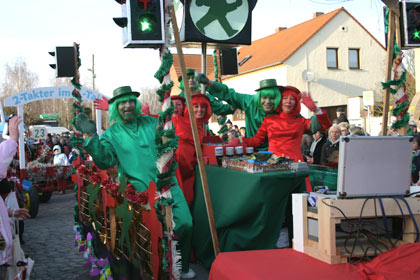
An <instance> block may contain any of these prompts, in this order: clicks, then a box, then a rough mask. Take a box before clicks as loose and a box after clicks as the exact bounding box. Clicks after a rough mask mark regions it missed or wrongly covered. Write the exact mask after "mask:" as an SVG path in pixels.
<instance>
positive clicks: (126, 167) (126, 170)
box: [84, 87, 192, 272]
mask: <svg viewBox="0 0 420 280" xmlns="http://www.w3.org/2000/svg"><path fill="white" fill-rule="evenodd" d="M127 88H129V87H127ZM119 89H122V88H118V89H116V90H115V91H114V97H116V96H115V95H116V93H115V92H116V91H117V90H119ZM129 90H130V91H131V88H130V89H129ZM133 97H134V96H133ZM120 100H124V99H123V98H121V97H120V98H118V96H117V98H115V99H114V98H113V99H110V102H114V101H115V102H116V104H115V106H117V105H118V103H119V102H121V101H120ZM134 100H135V102H136V104H137V105H138V100H137V99H136V98H135V97H134ZM111 110H112V109H111ZM112 115H113V112H111V116H112ZM156 125H157V119H156V118H154V117H150V116H138V114H137V116H136V117H135V119H134V120H133V121H132V122H129V123H127V122H123V121H121V119H118V118H117V121H116V122H115V123H114V124H112V125H111V126H110V127H109V128H108V129H107V130H106V131H105V132H104V134H103V135H102V136H101V138H99V136H98V135H97V134H96V133H95V134H94V135H93V136H92V137H91V138H90V139H89V138H87V140H86V141H85V143H84V148H85V150H86V151H87V152H88V153H89V154H90V155H91V156H92V158H93V161H94V162H95V164H96V166H97V167H99V168H101V169H108V168H111V167H113V166H115V164H116V165H117V168H118V177H119V179H120V181H121V179H122V177H123V176H126V177H127V180H128V182H129V183H131V184H132V185H133V186H134V188H135V189H136V190H137V191H139V192H144V191H146V190H147V188H148V186H149V183H150V182H151V181H156V174H157V173H158V170H157V167H156V146H155V135H156ZM171 195H172V198H173V200H174V204H173V208H172V214H173V219H174V222H175V228H174V231H175V233H176V235H177V236H178V237H179V238H178V241H179V248H180V250H181V256H182V271H183V272H188V269H189V259H190V252H191V234H192V217H191V214H190V211H189V208H188V205H187V202H186V200H185V197H184V195H183V193H182V191H181V189H180V187H179V186H178V185H174V186H172V187H171Z"/></svg>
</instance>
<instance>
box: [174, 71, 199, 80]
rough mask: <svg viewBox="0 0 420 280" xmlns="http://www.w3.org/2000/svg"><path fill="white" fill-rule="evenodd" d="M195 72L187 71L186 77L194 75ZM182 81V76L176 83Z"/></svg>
mask: <svg viewBox="0 0 420 280" xmlns="http://www.w3.org/2000/svg"><path fill="white" fill-rule="evenodd" d="M194 73H195V70H194V69H187V76H191V75H194ZM180 81H182V75H181V76H179V77H178V82H180Z"/></svg>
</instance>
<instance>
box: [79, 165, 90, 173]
mask: <svg viewBox="0 0 420 280" xmlns="http://www.w3.org/2000/svg"><path fill="white" fill-rule="evenodd" d="M89 172H90V171H89V168H87V166H86V165H80V167H79V168H77V173H79V174H80V175H87V174H88V173H89Z"/></svg>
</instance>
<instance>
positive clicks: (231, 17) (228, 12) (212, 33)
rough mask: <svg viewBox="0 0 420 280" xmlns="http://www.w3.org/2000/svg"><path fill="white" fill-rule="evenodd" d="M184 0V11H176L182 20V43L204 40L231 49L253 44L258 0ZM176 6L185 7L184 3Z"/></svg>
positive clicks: (196, 43) (198, 42) (193, 44)
mask: <svg viewBox="0 0 420 280" xmlns="http://www.w3.org/2000/svg"><path fill="white" fill-rule="evenodd" d="M182 2H183V4H184V5H183V13H181V11H179V12H178V11H177V21H178V22H182V24H181V23H179V25H180V26H181V28H180V37H181V41H182V42H186V43H189V44H186V45H191V46H195V45H200V44H201V43H202V42H205V43H207V44H208V45H210V46H216V47H219V46H220V47H223V48H228V47H236V46H239V45H250V44H251V18H252V9H253V8H254V6H255V4H256V1H255V0H234V1H229V3H227V1H215V0H213V1H202V0H184V1H182ZM177 8H178V9H182V5H181V4H178V6H177ZM181 14H182V16H181ZM178 15H180V16H178ZM181 17H182V18H181Z"/></svg>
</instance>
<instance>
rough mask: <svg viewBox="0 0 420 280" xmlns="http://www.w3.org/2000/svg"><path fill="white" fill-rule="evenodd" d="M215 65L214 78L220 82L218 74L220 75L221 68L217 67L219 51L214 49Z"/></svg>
mask: <svg viewBox="0 0 420 280" xmlns="http://www.w3.org/2000/svg"><path fill="white" fill-rule="evenodd" d="M213 65H214V80H215V81H216V82H218V81H219V79H218V77H217V76H218V72H219V68H218V67H217V51H216V50H214V51H213Z"/></svg>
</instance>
